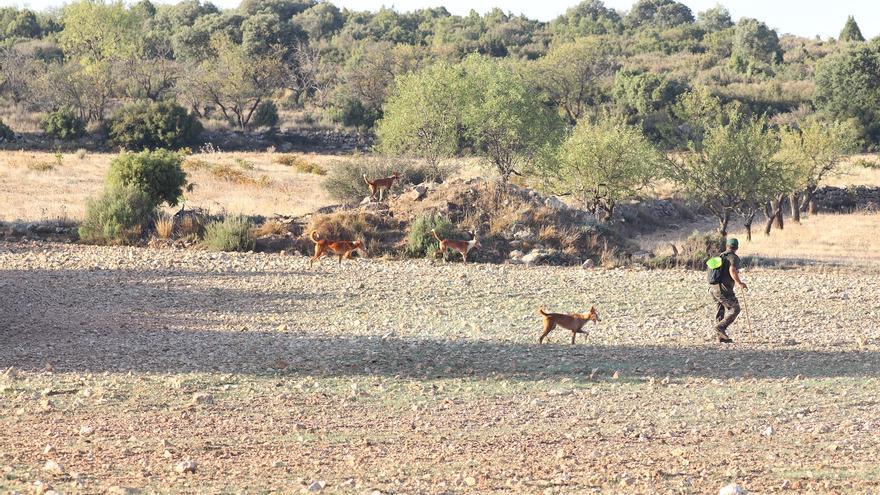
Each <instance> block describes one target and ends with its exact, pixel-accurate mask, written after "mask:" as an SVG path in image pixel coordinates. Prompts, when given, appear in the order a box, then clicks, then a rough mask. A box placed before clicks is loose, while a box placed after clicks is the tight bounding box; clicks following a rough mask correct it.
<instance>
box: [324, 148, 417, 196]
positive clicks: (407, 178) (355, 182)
mask: <svg viewBox="0 0 880 495" xmlns="http://www.w3.org/2000/svg"><path fill="white" fill-rule="evenodd" d="M394 172H397V174H398V175H399V176H400V180H399V181H397V182H396V183H395V185H394V187H395V188H397V187H400V185H405V184H420V183H422V182H425V180H427V179H429V178H434V174H431V173H430V171H429V170H428V169H427V168H426V167H422V166H416V165H413V164H412V163H407V162H398V163H397V164H394V163H389V161H388V160H387V159H385V160H381V159H367V158H362V159H358V160H350V161H345V162H343V163H340V164H339V165H337V166H335V167H333V168H332V169H330V172H329V173H328V174H327V178H326V179H325V180H324V184H323V187H324V189H325V190H326V191H327V192H328V193H329V194H330V196H331V197H333V199H336V200H337V201H342V202H343V203H357V202H359V201H360V200H362V199H363V198H364V197H366V196H368V195H369V194H370V189H369V187H368V186H367V184H366V183H365V182H364V174H366V176H367V177H368V178H370V179H377V178H381V177H389V176H390V175H391V174H393V173H394ZM385 197H388V195H387V194H386V195H385Z"/></svg>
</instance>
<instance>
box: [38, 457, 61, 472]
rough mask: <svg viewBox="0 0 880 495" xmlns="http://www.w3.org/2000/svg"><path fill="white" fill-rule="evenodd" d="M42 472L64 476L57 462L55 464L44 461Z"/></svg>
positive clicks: (51, 461) (50, 461)
mask: <svg viewBox="0 0 880 495" xmlns="http://www.w3.org/2000/svg"><path fill="white" fill-rule="evenodd" d="M43 471H46V472H47V473H51V474H56V475H60V474H64V468H63V467H61V465H60V464H58V463H57V462H55V461H53V460H51V459H50V460H48V461H46V463H45V464H43Z"/></svg>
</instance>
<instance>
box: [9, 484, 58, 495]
mask: <svg viewBox="0 0 880 495" xmlns="http://www.w3.org/2000/svg"><path fill="white" fill-rule="evenodd" d="M51 489H52V485H50V484H49V483H46V482H45V481H34V493H35V494H36V495H43V494H45V493H47V492H49V491H50V490H51ZM11 493H15V492H11Z"/></svg>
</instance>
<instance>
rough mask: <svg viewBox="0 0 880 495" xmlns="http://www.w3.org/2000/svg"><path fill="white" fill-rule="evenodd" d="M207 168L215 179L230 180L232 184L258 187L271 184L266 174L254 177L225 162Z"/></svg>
mask: <svg viewBox="0 0 880 495" xmlns="http://www.w3.org/2000/svg"><path fill="white" fill-rule="evenodd" d="M209 170H210V171H211V175H212V176H213V177H214V178H215V179H218V180H222V181H226V182H232V183H233V184H241V185H248V186H259V187H269V186H271V185H272V179H270V178H269V176H267V175H261V176H259V177H257V178H256V179H255V178H253V177H251V176H250V175H248V174H247V173H245V172H243V171H242V170H239V169H237V168H234V167H232V166H230V165H226V164H220V165H214V166H211V168H209Z"/></svg>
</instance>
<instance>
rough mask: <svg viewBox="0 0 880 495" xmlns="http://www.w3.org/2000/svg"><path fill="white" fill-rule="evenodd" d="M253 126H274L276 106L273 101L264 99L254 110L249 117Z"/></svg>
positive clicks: (276, 121)
mask: <svg viewBox="0 0 880 495" xmlns="http://www.w3.org/2000/svg"><path fill="white" fill-rule="evenodd" d="M251 125H252V126H253V127H275V126H276V125H278V106H277V105H275V102H274V101H264V102H262V103H260V104H259V105H258V106H257V109H256V110H254V115H253V117H251Z"/></svg>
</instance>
